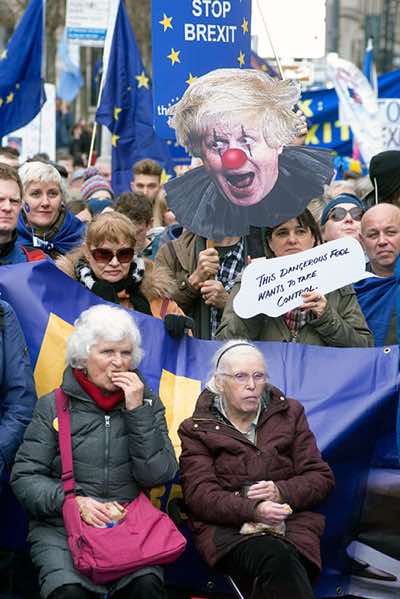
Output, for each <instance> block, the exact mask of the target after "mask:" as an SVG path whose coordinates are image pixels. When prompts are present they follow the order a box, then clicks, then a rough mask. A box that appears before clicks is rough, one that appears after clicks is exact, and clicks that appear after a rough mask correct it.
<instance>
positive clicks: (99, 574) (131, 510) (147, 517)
mask: <svg viewBox="0 0 400 599" xmlns="http://www.w3.org/2000/svg"><path fill="white" fill-rule="evenodd" d="M55 393H56V409H57V417H58V427H59V433H58V436H59V444H60V454H61V464H62V477H61V479H62V481H63V486H64V493H65V499H64V505H63V518H64V525H65V528H66V531H67V535H68V545H69V548H70V551H71V554H72V559H73V562H74V566H75V568H76V569H77V570H79V572H82V574H85V575H86V576H88V577H89V578H91V579H92V580H93V582H95V583H97V584H105V583H107V582H111V581H113V580H116V579H117V578H121V577H122V576H124V575H125V574H129V573H131V572H133V571H135V570H137V569H139V568H142V567H144V566H154V565H157V564H160V565H161V564H168V563H170V562H173V561H175V560H176V559H177V558H178V557H179V556H180V555H181V553H183V551H184V550H185V547H186V539H185V537H184V536H183V535H182V534H181V533H180V532H179V531H178V529H177V528H176V526H175V524H174V523H173V522H172V520H171V519H170V518H169V517H168V516H167V514H164V513H163V512H161V511H160V510H158V509H157V508H155V507H154V506H153V504H152V503H151V501H150V500H149V499H148V498H147V497H146V495H145V494H144V493H140V494H139V496H138V497H136V499H134V500H133V501H132V502H131V503H130V504H129V505H128V506H127V514H126V516H125V518H124V519H123V520H122V521H121V522H119V523H117V524H116V525H115V526H113V527H112V528H95V527H94V526H90V525H89V524H86V523H85V522H84V521H83V520H82V518H81V516H80V512H79V506H78V503H77V501H76V500H75V479H74V475H73V463H72V445H71V426H70V414H69V400H68V397H67V396H66V395H65V393H64V392H63V390H62V389H56V392H55Z"/></svg>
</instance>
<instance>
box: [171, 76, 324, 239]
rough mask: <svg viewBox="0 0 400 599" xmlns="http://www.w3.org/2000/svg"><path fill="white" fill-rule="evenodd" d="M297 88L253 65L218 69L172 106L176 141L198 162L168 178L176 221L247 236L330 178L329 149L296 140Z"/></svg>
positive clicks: (211, 234)
mask: <svg viewBox="0 0 400 599" xmlns="http://www.w3.org/2000/svg"><path fill="white" fill-rule="evenodd" d="M299 97H300V88H299V87H298V85H297V84H296V83H294V82H293V81H281V80H276V79H272V78H271V77H269V76H268V75H267V74H265V73H262V72H260V71H256V70H254V69H249V70H246V69H216V70H215V71H211V72H210V73H207V74H206V75H203V76H202V77H199V78H198V79H196V80H195V81H193V83H192V84H191V85H190V86H188V88H187V89H186V91H185V93H184V95H183V96H182V98H181V99H180V100H179V102H177V104H175V105H174V106H172V107H171V108H170V109H169V114H170V120H169V124H170V126H171V127H172V128H174V129H175V132H176V138H177V141H178V143H180V144H181V145H182V146H184V147H185V148H186V149H187V150H188V151H189V152H190V153H191V154H192V156H194V157H196V158H201V160H202V162H203V165H204V166H202V167H199V168H196V169H193V170H191V171H190V172H189V173H187V174H185V175H184V176H183V177H178V178H177V179H176V180H171V181H169V182H168V183H167V184H166V186H165V188H166V191H167V202H168V205H169V206H170V208H171V210H173V211H174V213H175V214H176V217H177V220H178V221H179V223H180V224H181V225H183V226H184V227H186V228H188V229H189V230H190V231H193V232H194V233H196V234H197V235H200V236H202V237H205V238H206V239H222V238H223V237H225V236H227V235H246V234H248V232H249V226H250V225H255V226H258V227H260V226H265V225H268V226H273V225H275V224H277V223H279V222H282V221H283V220H287V219H289V218H292V217H294V216H297V215H298V214H299V213H300V212H302V211H303V210H304V209H305V208H306V206H307V204H308V202H309V201H310V199H311V198H312V197H316V196H318V195H321V194H322V192H323V184H324V183H329V182H330V179H331V178H332V176H333V172H334V171H333V164H332V159H331V157H330V156H329V154H328V153H324V152H323V151H321V150H316V149H313V148H308V147H304V146H302V147H300V146H298V145H295V140H296V137H297V136H298V135H299V133H302V132H303V130H304V117H302V116H301V114H299V112H298V111H296V110H295V106H296V102H297V101H298V100H299Z"/></svg>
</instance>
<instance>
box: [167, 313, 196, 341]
mask: <svg viewBox="0 0 400 599" xmlns="http://www.w3.org/2000/svg"><path fill="white" fill-rule="evenodd" d="M164 325H165V328H166V330H167V331H168V333H169V334H170V335H171V337H177V338H178V337H183V335H184V334H185V332H186V330H189V329H193V327H194V322H193V318H189V317H188V316H180V315H179V314H167V315H166V316H165V318H164Z"/></svg>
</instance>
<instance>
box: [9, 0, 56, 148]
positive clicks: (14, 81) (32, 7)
mask: <svg viewBox="0 0 400 599" xmlns="http://www.w3.org/2000/svg"><path fill="white" fill-rule="evenodd" d="M43 4H44V0H31V2H30V4H29V5H28V7H27V9H26V10H25V12H24V14H23V16H22V19H21V20H20V22H19V23H18V25H17V27H16V29H15V31H14V33H13V35H12V37H11V39H10V41H9V42H8V45H7V47H6V49H5V50H4V51H3V53H2V54H1V55H0V140H1V138H2V137H3V136H4V135H7V133H10V131H14V130H15V129H20V128H21V127H24V126H25V125H27V124H28V123H30V122H31V121H32V119H33V118H34V117H35V116H36V115H37V114H38V112H40V109H41V107H42V106H43V104H44V103H45V101H46V94H45V91H44V81H43V79H42V56H43V36H44V28H43V21H44V11H43Z"/></svg>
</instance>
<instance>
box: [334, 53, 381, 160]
mask: <svg viewBox="0 0 400 599" xmlns="http://www.w3.org/2000/svg"><path fill="white" fill-rule="evenodd" d="M327 66H328V75H329V78H330V79H331V81H332V83H333V85H334V86H335V90H336V93H337V95H338V98H339V119H340V122H341V124H342V125H349V126H350V127H351V129H352V131H353V134H354V137H355V139H356V141H357V144H358V146H359V148H360V152H361V155H362V157H363V159H364V162H366V163H367V164H368V163H369V161H370V160H371V158H372V156H374V155H375V154H378V153H379V152H381V151H382V150H384V149H385V147H384V143H383V131H382V124H381V120H380V115H379V107H378V102H377V99H376V95H375V92H374V90H373V89H372V87H371V85H370V83H369V81H368V79H367V78H366V77H365V75H363V73H362V72H361V71H360V70H359V69H358V68H357V67H356V66H355V65H354V64H352V63H351V62H348V61H347V60H343V59H342V58H339V57H338V56H337V54H329V55H328V57H327Z"/></svg>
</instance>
